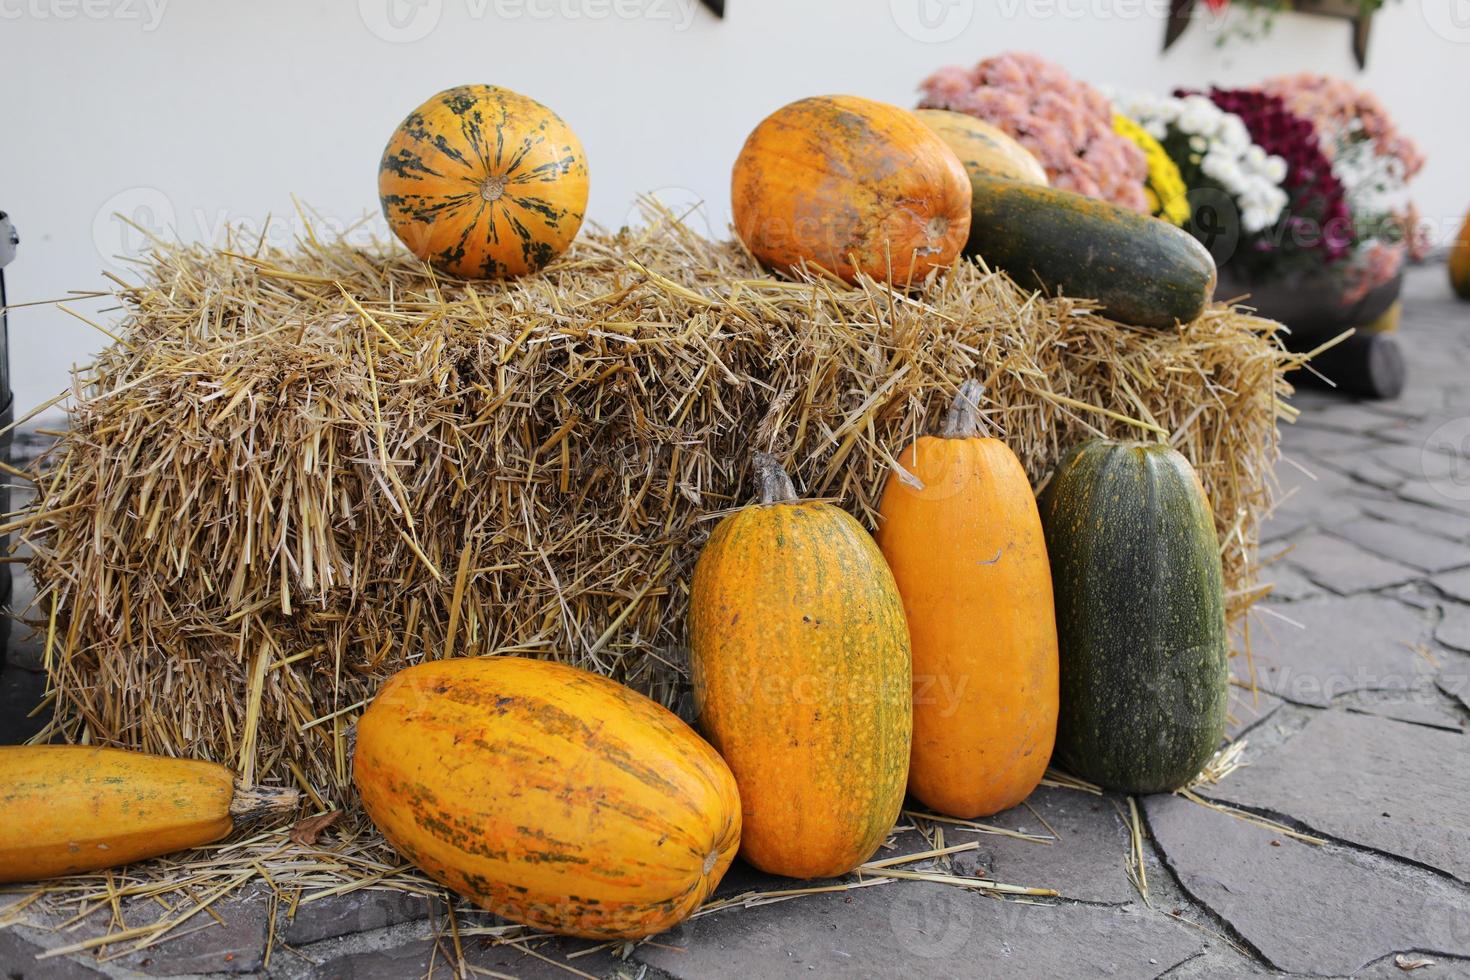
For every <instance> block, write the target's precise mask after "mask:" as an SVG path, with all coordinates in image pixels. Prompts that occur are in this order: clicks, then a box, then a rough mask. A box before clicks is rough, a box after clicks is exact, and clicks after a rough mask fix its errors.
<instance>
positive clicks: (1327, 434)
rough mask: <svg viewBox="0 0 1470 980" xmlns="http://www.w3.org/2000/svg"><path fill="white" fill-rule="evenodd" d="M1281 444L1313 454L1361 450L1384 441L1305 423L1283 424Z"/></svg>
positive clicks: (1290, 449) (1290, 448)
mask: <svg viewBox="0 0 1470 980" xmlns="http://www.w3.org/2000/svg"><path fill="white" fill-rule="evenodd" d="M1281 444H1282V446H1283V447H1284V448H1285V449H1286V451H1288V452H1291V453H1298V454H1300V453H1307V454H1312V455H1326V454H1328V453H1345V452H1361V451H1365V450H1368V449H1372V448H1375V447H1377V446H1381V445H1383V443H1382V441H1380V440H1378V439H1374V438H1373V437H1372V436H1366V435H1362V434H1361V433H1352V432H1339V431H1337V430H1335V429H1326V428H1321V427H1319V426H1304V425H1303V426H1298V425H1287V426H1282V429H1281Z"/></svg>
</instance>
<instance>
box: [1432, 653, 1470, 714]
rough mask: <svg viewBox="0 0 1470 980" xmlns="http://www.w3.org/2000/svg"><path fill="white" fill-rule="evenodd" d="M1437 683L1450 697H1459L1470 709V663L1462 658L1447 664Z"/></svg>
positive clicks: (1466, 708) (1467, 709) (1466, 707)
mask: <svg viewBox="0 0 1470 980" xmlns="http://www.w3.org/2000/svg"><path fill="white" fill-rule="evenodd" d="M1435 683H1436V684H1438V685H1439V689H1440V690H1441V691H1443V692H1445V693H1446V694H1448V695H1449V696H1450V697H1452V698H1458V699H1459V701H1460V703H1461V704H1463V705H1464V706H1465V710H1466V711H1470V664H1467V663H1466V662H1465V661H1463V660H1460V659H1456V660H1454V661H1452V662H1450V663H1448V664H1445V666H1444V667H1443V668H1441V670H1440V672H1439V677H1437V678H1436V679H1435Z"/></svg>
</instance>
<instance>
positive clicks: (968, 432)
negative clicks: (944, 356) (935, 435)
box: [939, 378, 990, 439]
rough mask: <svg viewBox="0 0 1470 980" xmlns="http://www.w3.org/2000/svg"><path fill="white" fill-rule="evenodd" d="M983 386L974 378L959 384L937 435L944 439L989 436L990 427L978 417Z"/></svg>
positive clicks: (983, 390) (983, 391) (983, 392)
mask: <svg viewBox="0 0 1470 980" xmlns="http://www.w3.org/2000/svg"><path fill="white" fill-rule="evenodd" d="M983 394H985V386H984V385H982V384H981V383H980V382H978V381H976V380H975V379H974V378H967V379H965V381H964V382H963V383H961V384H960V390H959V392H958V393H956V394H955V396H954V401H952V402H950V403H949V411H948V412H946V413H945V416H944V427H943V428H942V429H940V430H939V434H940V435H941V436H943V437H944V438H946V439H968V438H970V437H971V436H974V435H989V433H990V427H989V426H988V425H986V424H985V422H984V421H983V420H982V419H981V417H980V396H981V395H983Z"/></svg>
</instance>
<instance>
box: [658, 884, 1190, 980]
mask: <svg viewBox="0 0 1470 980" xmlns="http://www.w3.org/2000/svg"><path fill="white" fill-rule="evenodd" d="M660 942H661V943H667V944H668V945H670V946H673V947H675V948H673V949H668V948H662V947H657V946H642V947H639V948H638V949H637V950H636V951H635V953H634V956H635V958H637V959H638V960H640V961H641V962H644V963H648V964H650V965H651V966H654V967H657V968H658V969H660V970H663V971H664V972H665V973H668V974H670V975H671V976H674V977H677V978H680V980H684V978H690V980H692V978H700V980H703V978H708V977H761V978H763V980H765V978H771V980H781V978H797V977H800V978H809V977H813V976H816V977H827V976H833V977H835V976H841V977H855V978H884V980H887V978H890V977H899V976H937V977H943V976H953V977H967V978H989V977H995V978H1006V980H1012V978H1015V980H1026V978H1032V977H1035V978H1045V980H1054V978H1056V977H1065V976H1076V975H1078V974H1079V971H1081V972H1084V973H1087V974H1090V975H1092V976H1106V977H1114V978H1120V980H1122V978H1139V980H1152V978H1154V977H1157V976H1159V975H1160V974H1162V973H1165V972H1166V971H1168V970H1169V969H1171V968H1172V967H1174V966H1175V965H1177V964H1179V963H1182V962H1183V961H1185V960H1187V959H1189V958H1190V957H1192V956H1194V955H1195V954H1197V953H1198V952H1199V951H1200V948H1201V947H1202V946H1203V945H1204V939H1203V937H1202V936H1201V934H1200V933H1197V932H1194V931H1193V930H1190V929H1188V928H1187V927H1185V926H1182V925H1180V924H1178V923H1176V922H1174V921H1173V920H1172V919H1170V918H1168V917H1167V916H1164V915H1163V914H1161V913H1158V912H1153V911H1150V910H1147V909H1144V908H1143V907H1142V905H1141V904H1140V905H1139V906H1138V907H1137V908H1136V909H1133V910H1122V909H1106V908H1099V907H1097V906H1091V905H1063V906H1057V905H1029V904H1021V903H1018V902H1007V901H998V900H996V899H991V898H986V897H984V896H982V895H978V894H976V893H974V892H971V891H968V890H966V889H961V888H955V887H951V886H947V885H937V884H930V883H927V882H895V883H892V884H886V885H876V886H873V887H871V888H861V889H856V890H851V891H846V892H837V893H833V894H826V895H814V896H810V897H805V898H800V899H797V900H795V901H793V902H786V903H782V904H779V905H765V906H760V907H757V908H750V909H740V910H731V911H726V912H721V913H717V914H714V915H710V916H705V917H702V918H700V919H697V920H694V921H693V922H690V923H686V924H685V926H684V927H682V928H681V929H680V930H678V931H676V932H675V933H670V934H669V935H668V936H665V937H661V938H660Z"/></svg>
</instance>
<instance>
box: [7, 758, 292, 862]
mask: <svg viewBox="0 0 1470 980" xmlns="http://www.w3.org/2000/svg"><path fill="white" fill-rule="evenodd" d="M296 801H297V793H296V791H295V790H289V789H273V788H267V787H255V788H250V787H246V786H243V785H237V782H236V779H235V774H234V773H233V772H231V771H230V770H229V769H227V768H225V767H224V766H221V765H216V764H215V763H213V762H200V761H197V760H193V759H170V758H167V757H165V756H158V755H148V754H146V753H143V752H128V751H126V750H123V749H108V748H99V747H97V746H94V745H7V746H0V882H6V881H32V880H35V879H39V878H54V877H56V876H58V875H69V874H78V873H81V872H84V871H97V870H100V869H102V868H114V867H118V866H120V865H124V864H130V863H132V862H133V861H140V860H142V859H144V858H151V857H158V856H159V855H162V854H170V853H172V852H174V851H183V850H187V849H189V848H191V847H202V846H203V845H205V844H211V843H213V842H215V841H217V840H220V839H222V838H224V837H226V836H227V835H228V834H229V833H230V831H232V830H234V829H235V828H236V827H237V826H243V825H245V824H247V823H252V822H255V821H257V820H261V819H264V818H267V817H272V816H282V815H284V814H286V813H289V812H290V811H291V810H293V809H295V807H296Z"/></svg>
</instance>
